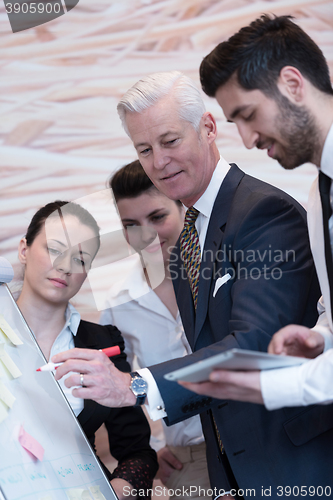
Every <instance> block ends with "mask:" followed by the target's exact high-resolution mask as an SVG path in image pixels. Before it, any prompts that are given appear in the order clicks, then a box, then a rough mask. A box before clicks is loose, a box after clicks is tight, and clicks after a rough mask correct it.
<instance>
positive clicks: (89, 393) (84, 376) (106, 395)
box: [51, 348, 136, 408]
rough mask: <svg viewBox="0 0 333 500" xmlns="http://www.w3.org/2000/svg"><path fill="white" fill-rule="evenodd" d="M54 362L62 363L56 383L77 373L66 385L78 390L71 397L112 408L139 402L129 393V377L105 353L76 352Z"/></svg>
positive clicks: (71, 351) (91, 351)
mask: <svg viewBox="0 0 333 500" xmlns="http://www.w3.org/2000/svg"><path fill="white" fill-rule="evenodd" d="M51 361H52V362H53V363H55V364H59V363H61V365H59V366H58V368H57V370H56V372H55V378H56V380H60V379H61V378H62V377H64V376H65V375H67V374H68V373H70V372H74V373H72V374H71V375H70V376H69V377H68V378H67V379H66V380H65V385H66V387H75V389H73V392H72V393H73V396H75V397H77V398H82V399H93V400H94V401H96V402H97V403H99V404H101V405H104V406H109V407H113V408H120V407H123V406H133V405H134V404H135V402H136V397H135V396H134V394H133V393H132V391H130V390H129V387H130V383H131V376H130V374H129V373H123V372H121V371H120V370H118V369H117V368H116V367H115V366H114V364H113V363H112V362H111V361H110V359H109V358H108V356H107V355H106V354H105V352H103V351H97V350H95V349H79V348H75V349H70V350H68V351H64V352H60V353H59V354H56V355H55V356H53V357H52V359H51ZM82 382H83V384H82ZM80 385H82V387H77V386H80Z"/></svg>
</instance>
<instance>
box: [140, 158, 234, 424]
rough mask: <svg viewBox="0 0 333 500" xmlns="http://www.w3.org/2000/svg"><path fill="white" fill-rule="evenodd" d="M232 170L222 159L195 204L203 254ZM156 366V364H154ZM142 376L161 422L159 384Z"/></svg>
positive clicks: (149, 376) (145, 373) (154, 416)
mask: <svg viewBox="0 0 333 500" xmlns="http://www.w3.org/2000/svg"><path fill="white" fill-rule="evenodd" d="M229 169H230V165H229V163H227V162H226V160H225V159H224V158H222V157H220V160H219V161H218V163H217V165H216V168H215V170H214V172H213V175H212V178H211V180H210V183H209V185H208V187H207V189H206V191H205V192H204V193H203V195H202V196H201V198H199V200H198V201H197V202H196V203H195V204H194V207H195V208H196V209H197V210H199V212H200V214H199V215H198V218H197V220H196V223H195V226H196V228H197V231H198V235H199V242H200V248H201V254H202V251H203V248H204V244H205V239H206V234H207V229H208V223H209V217H210V215H211V213H212V210H213V206H214V203H215V199H216V197H217V194H218V192H219V190H220V187H221V184H222V182H223V180H224V178H225V176H226V175H227V173H228V171H229ZM154 364H155V363H154ZM139 373H140V375H141V376H142V377H143V378H144V379H145V380H146V381H147V383H148V391H147V396H148V398H147V399H148V402H149V404H147V405H146V408H147V411H148V413H149V416H150V418H151V419H152V420H159V419H161V418H164V417H166V416H167V413H166V411H165V408H164V402H163V399H162V396H161V393H160V391H159V390H158V387H157V384H156V382H155V379H154V377H153V375H152V374H151V372H150V371H149V370H148V368H144V369H142V370H139Z"/></svg>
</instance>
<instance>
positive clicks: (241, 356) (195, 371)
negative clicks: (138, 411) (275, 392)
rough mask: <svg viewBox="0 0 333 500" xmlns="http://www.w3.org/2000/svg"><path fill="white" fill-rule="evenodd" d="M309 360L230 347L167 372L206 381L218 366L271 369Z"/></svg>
mask: <svg viewBox="0 0 333 500" xmlns="http://www.w3.org/2000/svg"><path fill="white" fill-rule="evenodd" d="M306 361H309V359H308V358H300V357H296V356H280V355H277V354H268V353H267V352H258V351H247V350H245V349H230V350H229V351H224V352H221V353H220V354H216V355H215V356H211V357H209V358H206V359H203V360H201V361H197V362H196V363H193V364H192V365H188V366H184V367H183V368H180V369H179V370H174V371H172V372H170V373H166V374H165V375H164V377H165V378H166V379H167V380H172V381H176V380H185V381H186V382H204V381H205V380H208V379H209V374H210V372H211V371H213V370H214V369H216V368H221V369H224V370H270V369H272V368H285V367H287V366H294V365H300V364H303V363H305V362H306Z"/></svg>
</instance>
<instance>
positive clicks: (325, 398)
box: [260, 349, 333, 410]
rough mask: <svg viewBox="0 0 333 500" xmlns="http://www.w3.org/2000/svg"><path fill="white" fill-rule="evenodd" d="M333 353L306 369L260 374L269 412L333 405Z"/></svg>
mask: <svg viewBox="0 0 333 500" xmlns="http://www.w3.org/2000/svg"><path fill="white" fill-rule="evenodd" d="M332 382H333V349H329V350H328V351H326V352H325V353H324V354H321V355H320V356H318V357H317V358H315V359H312V360H310V361H308V362H307V363H304V364H303V365H299V366H293V367H290V368H280V369H277V370H263V371H262V372H261V373H260V384H261V391H262V396H263V399H264V403H265V406H266V408H267V410H277V409H278V408H283V407H286V406H308V405H311V404H329V403H332V402H333V383H332Z"/></svg>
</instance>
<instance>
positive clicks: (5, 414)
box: [0, 401, 8, 424]
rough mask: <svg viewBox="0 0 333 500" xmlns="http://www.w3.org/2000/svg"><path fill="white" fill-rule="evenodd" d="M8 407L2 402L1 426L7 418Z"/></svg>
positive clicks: (0, 408) (0, 411) (0, 406)
mask: <svg viewBox="0 0 333 500" xmlns="http://www.w3.org/2000/svg"><path fill="white" fill-rule="evenodd" d="M7 415H8V406H6V405H5V404H4V403H3V402H2V401H0V424H1V422H3V420H5V418H7Z"/></svg>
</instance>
